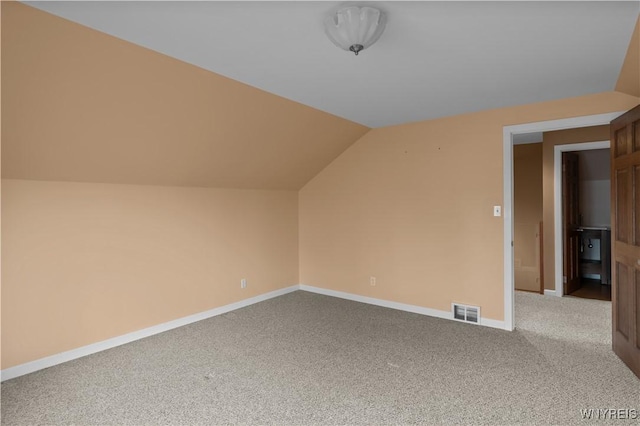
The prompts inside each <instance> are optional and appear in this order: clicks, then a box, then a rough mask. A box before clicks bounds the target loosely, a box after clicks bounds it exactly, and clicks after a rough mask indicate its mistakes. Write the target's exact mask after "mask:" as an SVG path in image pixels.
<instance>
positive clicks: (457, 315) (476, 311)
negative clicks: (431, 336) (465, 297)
mask: <svg viewBox="0 0 640 426" xmlns="http://www.w3.org/2000/svg"><path fill="white" fill-rule="evenodd" d="M451 308H452V309H453V319H456V320H458V321H464V322H471V323H474V324H480V307H479V306H469V305H461V304H460V303H452V304H451Z"/></svg>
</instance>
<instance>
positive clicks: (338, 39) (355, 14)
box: [324, 6, 387, 55]
mask: <svg viewBox="0 0 640 426" xmlns="http://www.w3.org/2000/svg"><path fill="white" fill-rule="evenodd" d="M386 20H387V18H386V15H385V14H384V13H383V12H382V11H380V10H379V9H376V8H373V7H368V6H363V7H358V6H350V7H345V8H342V9H339V10H338V11H337V12H335V13H332V14H331V15H329V16H327V17H326V19H325V20H324V28H325V31H326V33H327V36H328V37H329V39H330V40H331V41H332V42H333V43H334V44H335V45H336V46H338V47H339V48H341V49H344V50H347V51H351V52H353V53H355V54H356V55H357V54H358V53H359V52H360V51H361V50H364V49H366V48H367V47H369V46H371V45H372V44H373V43H375V42H376V41H377V40H378V39H379V38H380V36H381V35H382V32H383V31H384V26H385V24H386Z"/></svg>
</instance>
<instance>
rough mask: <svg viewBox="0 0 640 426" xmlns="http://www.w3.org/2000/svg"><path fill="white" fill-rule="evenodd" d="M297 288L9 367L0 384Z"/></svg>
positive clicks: (1, 376) (0, 376)
mask: <svg viewBox="0 0 640 426" xmlns="http://www.w3.org/2000/svg"><path fill="white" fill-rule="evenodd" d="M299 287H300V286H299V285H294V286H291V287H286V288H282V289H279V290H275V291H271V292H269V293H265V294H260V295H258V296H254V297H250V298H249V299H245V300H241V301H239V302H235V303H230V304H228V305H224V306H220V307H218V308H214V309H210V310H208V311H204V312H200V313H197V314H193V315H189V316H186V317H183V318H178V319H176V320H173V321H168V322H165V323H162V324H158V325H154V326H152V327H148V328H144V329H142V330H138V331H134V332H131V333H127V334H123V335H122V336H117V337H113V338H111V339H107V340H103V341H101V342H97V343H92V344H90V345H87V346H82V347H80V348H76V349H72V350H70V351H66V352H62V353H59V354H55V355H51V356H48V357H45V358H40V359H37V360H35V361H30V362H27V363H24V364H20V365H16V366H15V367H10V368H7V369H4V370H2V371H0V381H3V382H4V381H5V380H10V379H13V378H16V377H20V376H24V375H25V374H29V373H33V372H35V371H38V370H42V369H45V368H48V367H53V366H54V365H58V364H62V363H63V362H67V361H72V360H74V359H78V358H81V357H84V356H87V355H91V354H94V353H97V352H101V351H104V350H107V349H111V348H115V347H117V346H120V345H124V344H125V343H130V342H133V341H135V340H140V339H144V338H145V337H149V336H153V335H154V334H159V333H162V332H165V331H169V330H172V329H174V328H178V327H182V326H183V325H187V324H191V323H194V322H197V321H202V320H204V319H207V318H211V317H215V316H217V315H222V314H226V313H227V312H231V311H234V310H236V309H240V308H244V307H246V306H249V305H253V304H255V303H259V302H263V301H265V300H268V299H273V298H274V297H278V296H282V295H284V294H287V293H291V292H294V291H296V290H298V289H299Z"/></svg>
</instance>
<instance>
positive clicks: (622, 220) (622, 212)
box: [614, 169, 631, 243]
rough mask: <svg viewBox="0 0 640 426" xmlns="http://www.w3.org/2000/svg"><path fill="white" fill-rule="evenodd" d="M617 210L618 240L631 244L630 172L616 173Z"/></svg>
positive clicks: (621, 171)
mask: <svg viewBox="0 0 640 426" xmlns="http://www.w3.org/2000/svg"><path fill="white" fill-rule="evenodd" d="M615 173H616V174H615V178H614V179H615V186H616V190H615V195H616V201H615V210H616V239H617V240H618V241H621V242H624V243H628V242H629V213H630V209H629V207H628V206H629V196H630V195H631V193H630V191H629V170H627V169H623V170H616V171H615Z"/></svg>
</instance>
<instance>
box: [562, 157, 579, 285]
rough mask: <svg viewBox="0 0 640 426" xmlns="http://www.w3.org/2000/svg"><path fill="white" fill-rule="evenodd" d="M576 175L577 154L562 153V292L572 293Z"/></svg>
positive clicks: (576, 236) (576, 245) (575, 275)
mask: <svg viewBox="0 0 640 426" xmlns="http://www.w3.org/2000/svg"><path fill="white" fill-rule="evenodd" d="M579 181H580V180H579V175H578V154H576V153H575V152H564V153H563V154H562V201H563V206H562V207H563V208H562V219H563V220H562V222H563V223H562V228H563V239H564V253H563V258H564V289H563V290H564V294H569V293H573V292H574V291H576V290H578V289H579V288H580V287H581V283H580V269H579V267H580V264H579V262H580V261H579V256H580V233H579V232H578V230H577V229H578V228H579V227H580V225H581V224H580V202H579V195H580V191H579V188H578V183H579Z"/></svg>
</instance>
